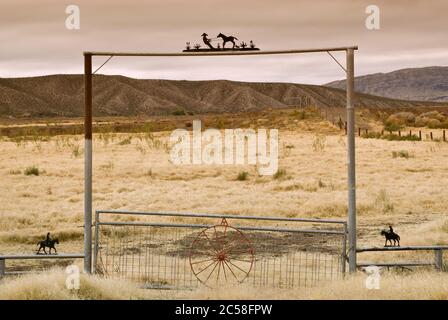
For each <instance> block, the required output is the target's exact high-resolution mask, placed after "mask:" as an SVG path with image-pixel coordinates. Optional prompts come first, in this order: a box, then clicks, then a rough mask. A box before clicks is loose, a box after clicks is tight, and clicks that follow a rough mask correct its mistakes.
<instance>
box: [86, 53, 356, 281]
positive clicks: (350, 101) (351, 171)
mask: <svg viewBox="0 0 448 320" xmlns="http://www.w3.org/2000/svg"><path fill="white" fill-rule="evenodd" d="M355 50H358V46H348V47H336V48H323V49H297V50H279V51H216V52H214V51H210V52H182V53H138V52H107V51H106V52H102V51H98V52H91V51H86V52H84V149H85V152H84V271H85V272H86V273H91V272H92V80H93V73H92V57H93V56H109V57H114V56H122V57H124V56H127V57H186V56H190V57H200V56H215V57H218V56H251V55H275V54H299V53H317V52H327V53H328V54H329V55H330V56H331V57H332V58H333V59H334V60H335V61H336V62H337V63H338V64H339V65H340V66H341V67H342V65H341V64H340V63H339V62H338V61H337V60H336V59H335V58H334V57H333V56H332V55H331V53H330V52H335V51H345V52H346V69H344V68H343V67H342V68H343V69H344V71H345V72H346V101H347V102H346V109H347V146H348V149H347V160H348V163H347V178H348V240H349V241H348V242H349V257H348V260H349V271H350V272H351V273H352V272H356V172H355V112H354V52H355ZM106 62H107V61H106ZM103 65H104V64H103ZM100 68H101V67H100ZM97 70H98V69H97ZM95 72H96V71H95Z"/></svg>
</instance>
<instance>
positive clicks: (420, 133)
mask: <svg viewBox="0 0 448 320" xmlns="http://www.w3.org/2000/svg"><path fill="white" fill-rule="evenodd" d="M418 137H419V139H420V141H422V130H418Z"/></svg>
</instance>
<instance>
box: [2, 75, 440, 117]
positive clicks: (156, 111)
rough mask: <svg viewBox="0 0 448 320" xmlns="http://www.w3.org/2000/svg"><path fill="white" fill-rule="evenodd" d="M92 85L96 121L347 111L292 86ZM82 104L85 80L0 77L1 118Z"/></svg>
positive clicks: (74, 112)
mask: <svg viewBox="0 0 448 320" xmlns="http://www.w3.org/2000/svg"><path fill="white" fill-rule="evenodd" d="M405 80H406V79H404V80H403V81H405ZM422 81H423V80H422ZM445 83H446V82H445ZM358 84H359V82H358ZM334 85H335V84H334ZM93 86H94V92H93V93H94V100H93V105H94V115H95V116H140V115H146V116H152V115H170V114H182V113H196V114H197V113H234V112H245V111H257V110H261V109H264V108H287V107H291V106H297V105H300V103H302V105H303V104H305V103H306V101H309V102H311V104H312V105H315V106H320V107H344V106H345V91H343V90H340V89H337V88H330V87H324V86H316V85H302V84H294V83H252V82H235V81H227V80H213V81H177V80H176V81H174V80H142V79H132V78H127V77H123V76H105V75H95V76H94V80H93ZM335 86H336V85H335ZM386 87H387V86H385V89H386ZM440 88H441V87H440ZM440 101H444V100H443V99H440ZM430 104H431V103H428V102H426V103H425V102H412V101H401V100H393V99H387V98H381V97H377V96H372V95H367V94H359V95H357V98H356V105H357V106H365V107H372V108H398V107H415V106H422V105H430ZM83 105H84V82H83V76H82V75H49V76H41V77H28V78H0V117H79V116H82V115H83V112H84V111H83V110H84V109H83V108H84V107H83Z"/></svg>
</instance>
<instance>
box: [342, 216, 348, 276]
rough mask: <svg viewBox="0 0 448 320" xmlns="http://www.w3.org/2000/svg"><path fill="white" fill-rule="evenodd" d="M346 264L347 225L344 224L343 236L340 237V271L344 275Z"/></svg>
mask: <svg viewBox="0 0 448 320" xmlns="http://www.w3.org/2000/svg"><path fill="white" fill-rule="evenodd" d="M346 264H347V223H344V236H343V237H342V255H341V270H342V274H343V275H344V274H345V272H346Z"/></svg>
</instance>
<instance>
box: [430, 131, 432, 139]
mask: <svg viewBox="0 0 448 320" xmlns="http://www.w3.org/2000/svg"><path fill="white" fill-rule="evenodd" d="M429 135H430V136H431V140H432V131H431V132H430V133H429Z"/></svg>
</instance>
